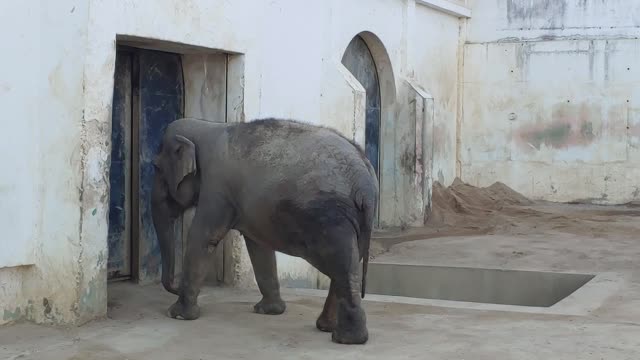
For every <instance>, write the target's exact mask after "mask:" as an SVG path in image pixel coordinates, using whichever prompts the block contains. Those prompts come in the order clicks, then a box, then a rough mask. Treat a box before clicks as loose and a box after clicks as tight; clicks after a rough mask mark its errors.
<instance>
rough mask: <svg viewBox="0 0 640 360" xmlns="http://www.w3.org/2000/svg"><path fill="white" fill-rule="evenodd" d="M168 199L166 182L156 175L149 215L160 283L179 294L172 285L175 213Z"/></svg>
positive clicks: (173, 292)
mask: <svg viewBox="0 0 640 360" xmlns="http://www.w3.org/2000/svg"><path fill="white" fill-rule="evenodd" d="M170 201H171V200H170V197H169V192H168V189H167V186H166V184H165V183H164V182H163V181H162V180H161V179H160V177H159V176H156V178H155V180H154V183H153V190H152V194H151V215H152V217H153V225H154V227H155V229H156V235H157V237H158V243H159V245H160V255H161V258H162V285H163V286H164V288H165V289H166V290H167V291H168V292H170V293H172V294H175V295H179V292H178V289H177V288H176V287H174V285H173V280H174V268H175V244H174V240H175V232H174V225H175V221H176V214H173V211H172V209H171V208H170V205H169V202H170Z"/></svg>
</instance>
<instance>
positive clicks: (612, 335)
mask: <svg viewBox="0 0 640 360" xmlns="http://www.w3.org/2000/svg"><path fill="white" fill-rule="evenodd" d="M594 219H595V218H594ZM592 220H593V219H592ZM638 220H639V218H638V214H637V213H635V212H625V213H623V212H621V213H620V214H618V215H616V214H611V219H608V221H609V222H608V226H609V228H611V222H614V223H615V224H614V225H615V226H620V227H621V229H624V231H620V232H616V231H615V226H614V230H611V232H610V233H609V234H608V235H606V236H603V234H594V235H593V236H591V237H590V236H585V235H584V234H582V235H575V234H571V233H566V232H562V231H546V232H545V233H544V234H523V235H509V236H505V235H499V234H494V235H481V236H465V237H445V238H432V239H429V240H417V241H407V242H400V243H397V241H396V244H395V245H393V246H391V247H390V249H389V251H388V252H386V253H384V254H381V255H379V256H378V257H377V258H376V261H380V262H399V263H422V264H429V265H446V266H473V267H492V268H507V269H519V270H545V271H554V270H556V271H561V270H562V271H578V272H587V273H593V274H599V273H613V274H616V279H618V280H616V281H618V282H617V283H616V286H611V287H608V288H607V287H606V286H605V287H604V288H603V289H605V290H604V291H606V292H607V293H605V294H604V296H602V295H603V294H602V293H600V296H601V298H600V299H599V300H598V302H597V304H596V305H597V306H595V307H593V308H590V309H587V310H585V311H582V312H581V311H577V312H576V313H578V314H579V315H576V314H571V311H567V312H566V313H563V312H562V311H560V312H559V313H553V312H545V311H540V312H536V311H535V310H534V311H530V312H520V311H517V310H516V309H513V311H511V309H510V308H508V307H507V308H491V307H482V306H466V307H465V305H469V304H467V303H456V302H445V303H437V302H429V301H424V302H421V301H407V299H397V301H394V300H393V298H389V297H380V296H369V295H367V301H365V308H366V311H367V315H368V319H369V320H368V321H369V331H370V340H369V343H368V344H366V345H364V346H343V345H337V344H333V343H332V342H331V341H330V335H329V334H325V333H321V332H319V331H317V330H316V329H315V326H314V323H315V319H316V316H317V315H318V314H319V312H320V310H321V308H322V303H323V300H324V299H323V298H322V297H321V295H323V292H320V291H300V290H284V295H283V297H284V298H285V300H286V301H287V302H288V309H287V312H286V313H285V314H283V315H281V316H265V315H257V314H253V313H252V312H251V310H252V305H253V303H254V302H255V301H257V300H259V296H258V294H257V293H256V292H253V291H244V290H243V291H241V290H235V289H224V288H208V289H205V290H204V292H203V295H202V296H201V300H200V301H201V304H202V310H203V315H202V317H201V319H199V320H196V321H192V322H184V321H178V320H172V319H168V318H167V317H165V315H164V312H165V310H166V309H167V307H168V306H169V305H171V304H172V302H173V301H174V300H175V297H174V296H172V295H171V294H168V293H166V292H165V291H164V290H163V289H162V288H161V287H160V286H149V287H138V286H135V285H132V284H126V283H119V284H113V285H112V286H110V289H109V298H110V308H109V319H105V320H101V321H96V322H93V323H90V324H87V325H85V326H83V327H80V328H72V329H60V328H47V327H41V326H35V325H30V324H18V325H13V326H7V327H3V328H0V359H52V360H53V359H95V360H115V359H131V360H143V359H172V360H173V359H253V358H261V359H363V358H375V359H474V360H482V359H486V360H496V359H500V360H503V359H518V360H526V359H545V360H546V359H554V360H560V359H567V360H569V359H571V360H575V359H581V360H587V359H594V360H595V359H597V360H601V359H606V360H613V359H621V360H622V359H629V360H638V359H640V235H636V234H640V221H638ZM589 221H591V220H589ZM597 221H602V219H601V218H600V217H597V219H596V220H593V221H592V225H593V224H597ZM634 228H636V229H637V231H629V230H630V229H634ZM605 282H606V281H605ZM586 294H587V296H588V294H589V293H588V292H587V293H586ZM587 300H589V299H587ZM406 302H413V304H407V303H406ZM578 302H579V301H578ZM434 304H435V305H434ZM571 306H572V305H571V304H570V305H569V306H568V307H569V308H570V307H571ZM569 310H570V309H569Z"/></svg>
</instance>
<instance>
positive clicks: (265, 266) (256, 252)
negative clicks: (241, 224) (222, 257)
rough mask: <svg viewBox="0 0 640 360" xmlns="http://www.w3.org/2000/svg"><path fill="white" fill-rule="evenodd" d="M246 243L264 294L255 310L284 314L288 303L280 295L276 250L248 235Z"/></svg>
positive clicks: (254, 271)
mask: <svg viewBox="0 0 640 360" xmlns="http://www.w3.org/2000/svg"><path fill="white" fill-rule="evenodd" d="M245 243H246V244H247V250H248V252H249V257H250V258H251V265H253V273H254V274H255V276H256V282H257V283H258V288H259V289H260V293H261V294H262V300H260V302H259V303H257V304H256V305H255V306H254V307H253V309H254V311H255V312H256V313H258V314H267V315H280V314H282V313H283V312H284V311H285V309H286V305H285V303H284V301H283V300H282V298H281V297H280V283H279V282H278V270H277V265H276V252H275V251H273V250H271V249H268V248H266V247H264V246H262V245H260V244H258V243H256V242H255V241H253V240H251V239H249V238H247V237H246V236H245Z"/></svg>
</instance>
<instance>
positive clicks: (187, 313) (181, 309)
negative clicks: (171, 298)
mask: <svg viewBox="0 0 640 360" xmlns="http://www.w3.org/2000/svg"><path fill="white" fill-rule="evenodd" d="M167 316H169V317H171V318H174V319H178V320H195V319H197V318H199V317H200V307H199V306H198V305H196V304H193V305H184V304H182V302H181V301H180V300H178V301H176V303H175V304H173V305H171V307H170V308H169V311H167Z"/></svg>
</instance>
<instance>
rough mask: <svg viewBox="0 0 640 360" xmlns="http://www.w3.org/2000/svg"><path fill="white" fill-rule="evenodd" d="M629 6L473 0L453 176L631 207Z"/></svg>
mask: <svg viewBox="0 0 640 360" xmlns="http://www.w3.org/2000/svg"><path fill="white" fill-rule="evenodd" d="M638 35H640V3H638V2H636V1H630V0H627V1H625V0H616V1H584V0H543V1H529V0H500V1H494V0H476V1H475V4H474V5H473V18H472V19H471V20H470V21H469V25H468V34H467V43H466V45H465V47H464V84H463V88H464V92H463V98H464V101H463V108H464V116H463V121H462V124H461V132H460V137H461V151H460V160H461V163H462V167H461V172H462V177H463V179H464V180H465V181H467V182H470V183H472V184H475V185H479V186H485V185H489V184H490V183H492V182H494V181H502V182H504V183H506V184H507V185H509V186H511V187H513V188H514V189H516V190H517V191H520V192H522V193H524V194H525V195H527V196H530V197H533V198H536V199H544V200H551V201H574V200H586V201H590V202H595V203H604V204H613V203H626V202H629V201H633V200H638V199H640V181H639V179H640V166H638V165H640V156H639V155H640V112H639V111H638V110H639V109H640V97H639V96H640V93H639V92H638V89H639V86H638V85H640V83H639V81H640V66H638V64H640V53H639V51H638V48H639V45H640V43H639V42H638V40H637V37H638Z"/></svg>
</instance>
